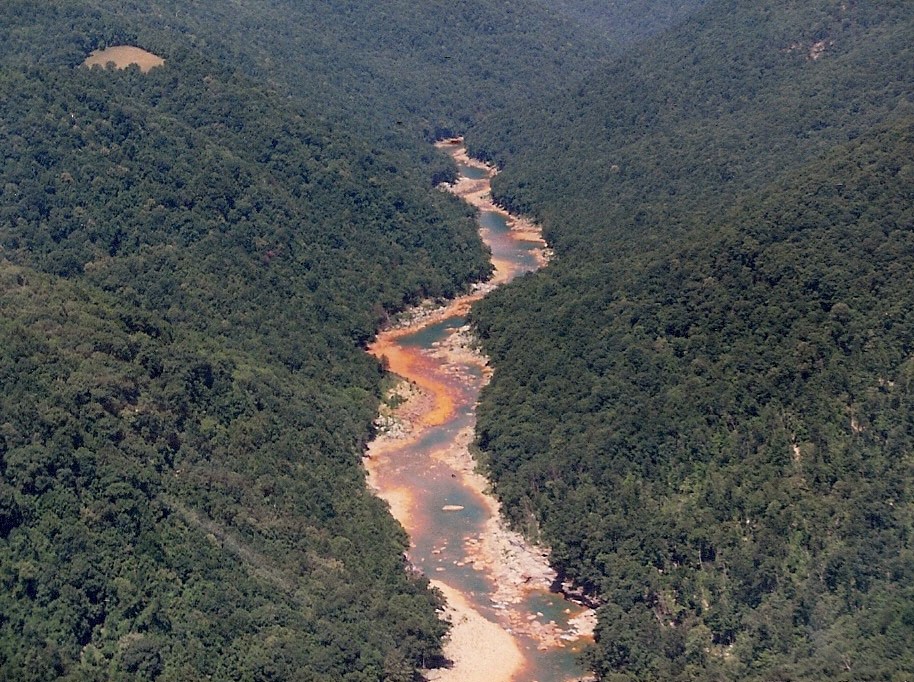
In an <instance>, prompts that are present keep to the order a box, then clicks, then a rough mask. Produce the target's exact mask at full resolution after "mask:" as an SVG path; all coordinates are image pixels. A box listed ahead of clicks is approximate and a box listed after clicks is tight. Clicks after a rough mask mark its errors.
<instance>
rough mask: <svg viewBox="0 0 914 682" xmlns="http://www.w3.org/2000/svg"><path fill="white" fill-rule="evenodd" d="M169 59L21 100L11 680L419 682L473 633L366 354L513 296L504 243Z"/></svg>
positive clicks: (287, 113)
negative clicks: (425, 545)
mask: <svg viewBox="0 0 914 682" xmlns="http://www.w3.org/2000/svg"><path fill="white" fill-rule="evenodd" d="M4 12H5V10H4ZM6 18H7V19H10V22H9V23H7V21H6V20H4V22H3V25H4V26H7V27H8V26H11V25H16V24H15V22H14V21H13V19H12V18H11V17H9V16H8V15H7V16H6ZM55 28H58V29H59V28H60V27H59V26H56V25H55V24H53V22H51V23H50V24H49V25H44V26H41V27H39V28H36V27H23V28H22V29H21V33H20V37H21V38H22V39H23V40H25V39H26V38H27V37H28V31H29V30H32V31H36V32H38V31H52V30H54V29H55ZM39 42H40V41H39ZM7 47H8V48H9V49H13V48H12V47H9V45H8V44H7ZM163 56H165V57H166V58H167V61H166V65H164V66H162V67H159V68H156V69H152V70H151V71H149V72H148V73H141V72H140V71H139V69H137V68H135V67H133V68H127V69H125V70H122V71H115V70H98V69H93V70H89V69H85V68H81V67H79V64H80V63H81V62H82V60H83V59H84V58H85V54H83V55H82V56H81V57H79V58H78V60H74V61H73V62H72V63H54V64H45V65H40V64H39V65H31V66H29V67H23V68H18V67H16V66H15V59H12V61H6V62H4V63H5V65H6V67H5V69H4V71H3V75H2V77H0V91H2V99H3V102H4V106H3V108H2V112H0V139H2V140H3V147H4V150H5V154H4V157H3V160H2V171H0V173H2V177H3V184H2V186H0V248H2V253H0V257H2V260H0V309H2V316H0V319H2V321H0V337H2V340H0V348H2V353H0V377H2V384H3V387H4V391H3V396H2V402H0V415H2V417H0V425H2V432H0V469H2V472H3V481H2V483H0V568H2V576H3V581H4V583H3V584H4V589H3V590H2V596H0V612H2V613H3V618H2V619H0V633H2V636H0V642H2V644H0V669H2V670H3V674H4V675H6V676H9V677H10V678H11V679H12V678H20V679H21V678H25V677H27V678H28V679H35V680H46V679H57V678H62V677H69V678H74V677H81V678H82V677H84V678H87V679H102V678H104V679H109V678H112V677H114V678H117V677H132V678H138V679H201V678H204V677H207V676H211V677H213V678H214V679H230V678H234V677H236V676H240V677H245V676H247V677H250V678H252V679H255V678H265V677H269V676H274V677H278V678H285V679H289V678H291V677H294V676H300V677H303V678H307V679H326V680H343V679H348V680H365V679H385V678H386V679H409V678H411V677H412V675H413V674H414V672H415V670H416V669H417V668H419V667H422V666H424V665H427V664H428V662H429V661H430V660H434V658H435V657H437V656H438V655H439V654H440V639H441V636H442V634H443V633H444V630H445V627H444V626H443V625H442V624H441V623H440V622H439V620H438V618H437V616H436V612H435V611H436V609H437V608H438V606H439V604H438V600H437V598H436V597H435V595H434V594H433V593H431V592H429V591H428V589H427V581H426V580H425V579H424V578H421V577H417V576H416V575H413V574H411V573H408V572H407V571H406V570H405V564H404V560H403V551H404V549H405V548H406V538H405V536H404V534H403V532H402V529H400V527H399V526H398V525H397V524H396V523H395V522H394V521H393V519H391V518H390V516H389V515H388V514H387V513H386V510H385V508H384V505H383V503H381V502H380V501H379V500H377V498H375V497H374V496H373V495H371V494H370V493H369V492H368V491H367V489H366V486H365V482H364V474H363V472H362V470H361V468H360V457H361V453H362V450H363V448H364V445H365V443H366V442H367V440H368V439H369V437H370V435H371V427H370V424H371V421H372V419H373V417H374V415H375V412H376V407H377V403H378V397H379V391H380V388H379V385H380V380H381V373H380V371H379V368H378V366H377V363H375V362H374V361H373V360H371V359H370V358H368V357H366V356H365V354H364V352H363V351H362V350H361V347H360V345H361V344H362V343H364V341H366V340H367V339H368V338H370V336H371V335H373V333H374V330H375V329H376V328H377V326H378V325H379V323H380V321H381V320H382V319H383V318H384V316H385V315H386V312H385V310H386V309H390V310H394V309H397V308H399V307H402V306H404V305H405V304H407V303H408V302H410V301H415V300H419V299H420V298H422V297H426V296H447V295H450V294H453V293H454V292H455V291H458V290H460V289H461V288H462V287H463V286H464V284H465V283H466V282H467V281H472V280H474V279H480V278H482V277H484V276H485V275H486V274H487V273H488V271H489V265H488V263H487V261H486V254H485V252H484V250H483V249H482V248H481V245H480V242H479V240H478V237H477V235H476V231H475V225H474V223H473V221H472V219H471V217H470V216H469V215H468V211H467V210H466V209H465V208H464V207H462V206H461V205H460V204H459V202H458V201H457V200H456V199H453V198H451V197H448V196H446V195H445V194H443V193H441V192H439V191H437V190H434V189H432V188H431V186H430V182H429V179H428V177H427V176H424V175H423V174H422V173H421V172H420V171H415V170H413V169H410V168H398V164H397V161H396V156H395V155H393V154H388V153H385V152H383V151H379V150H377V149H372V148H371V147H370V146H369V145H367V144H366V143H365V142H364V141H362V140H360V139H358V138H356V137H352V136H347V135H346V134H344V133H342V132H340V131H331V130H329V129H328V127H327V126H326V125H325V124H323V123H322V122H320V121H319V120H318V119H317V118H315V117H312V116H309V115H307V114H306V113H303V112H301V111H300V110H299V109H298V108H297V107H294V106H292V105H290V104H289V103H288V101H287V100H286V99H285V98H283V97H281V96H279V95H277V94H276V93H274V92H270V91H269V90H268V89H266V88H264V87H262V86H260V85H258V84H256V83H253V82H252V81H250V80H247V79H246V78H244V77H243V76H238V75H237V74H236V73H234V72H233V70H230V69H226V68H225V67H223V66H220V65H219V64H216V63H214V62H212V61H209V60H208V59H207V58H206V57H205V56H203V55H201V54H199V53H196V52H193V51H189V52H185V53H180V52H171V51H167V52H166V51H163ZM413 173H415V175H414V174H413Z"/></svg>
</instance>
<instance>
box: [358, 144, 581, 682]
mask: <svg viewBox="0 0 914 682" xmlns="http://www.w3.org/2000/svg"><path fill="white" fill-rule="evenodd" d="M439 146H440V147H441V148H444V149H446V150H447V151H448V153H450V154H451V156H452V157H453V158H454V160H455V161H456V162H457V166H458V168H459V169H460V178H459V180H458V181H457V182H456V183H455V184H454V185H450V186H448V187H447V189H448V190H449V191H451V192H454V193H455V194H457V195H458V196H460V197H462V198H463V199H464V200H466V201H467V202H469V203H470V204H471V205H473V206H474V207H476V208H477V209H478V221H479V226H480V235H481V236H482V238H483V240H484V241H485V242H486V244H488V246H489V248H490V249H491V251H492V261H493V264H494V266H495V274H494V275H493V277H492V279H491V280H490V281H489V282H487V283H486V284H483V285H479V286H477V287H476V288H475V289H474V290H473V291H472V292H471V293H469V294H467V295H465V296H462V297H460V298H457V299H455V300H453V301H451V302H449V303H447V304H446V305H444V306H437V307H436V306H433V305H431V304H429V305H427V306H422V307H420V308H418V309H416V310H413V311H409V312H408V313H407V314H406V315H404V316H403V318H402V320H401V322H400V323H399V324H396V325H394V326H392V327H391V328H390V329H387V330H385V331H383V332H381V333H380V334H379V335H378V337H377V339H376V340H375V341H374V342H373V343H372V344H371V346H370V347H369V352H370V353H372V354H373V355H374V356H375V357H377V358H379V359H383V360H384V361H385V362H386V363H387V366H388V368H389V371H390V372H391V373H392V374H393V375H395V377H397V379H398V383H397V384H396V385H395V386H394V388H393V389H392V390H391V392H390V394H389V395H388V400H387V402H386V405H385V407H384V408H382V413H381V415H380V416H379V417H378V422H377V423H378V431H379V435H378V437H377V438H376V439H375V440H374V441H373V442H372V443H371V445H370V446H369V448H368V452H367V453H366V455H365V460H364V461H365V467H366V469H367V471H368V480H369V483H370V485H371V486H372V487H373V488H374V490H375V491H376V492H377V494H378V495H379V496H380V497H381V498H383V499H384V500H386V501H387V502H388V504H389V505H390V508H391V512H392V513H393V515H394V516H395V517H396V518H397V520H398V521H399V522H400V523H401V524H402V525H403V527H404V528H405V529H406V531H407V532H408V533H409V536H410V540H411V545H410V550H409V554H408V558H409V560H410V562H411V563H412V564H413V565H414V566H415V567H417V568H418V569H420V570H421V571H423V572H424V573H425V574H426V575H428V576H429V578H430V579H431V581H432V584H433V585H434V586H435V587H437V588H438V589H440V590H441V592H442V593H443V594H444V596H445V598H446V600H447V603H448V609H447V613H446V614H445V617H447V618H448V619H449V620H450V621H451V623H452V628H451V633H450V635H449V638H448V641H447V642H446V643H445V655H446V656H447V658H448V659H449V660H450V661H451V662H452V665H451V666H450V667H449V668H441V669H435V670H429V671H427V672H426V676H427V678H428V679H429V680H439V681H443V682H477V681H478V682H509V681H514V682H534V681H536V682H565V681H566V680H578V679H582V675H583V667H582V665H581V663H580V662H579V660H578V656H577V653H578V652H579V651H580V650H581V648H582V647H583V646H585V645H586V644H587V642H588V641H590V640H591V638H592V635H593V626H594V622H595V617H594V613H593V611H591V610H589V609H587V608H585V607H583V606H580V605H578V604H576V603H573V602H570V601H566V600H565V598H564V597H563V596H562V594H561V593H560V592H556V591H554V588H555V587H556V585H555V582H556V575H555V572H554V571H553V570H552V569H551V568H550V566H549V562H548V551H547V550H545V549H544V548H541V547H537V546H535V545H532V544H531V543H529V542H527V541H526V540H524V538H522V537H521V536H520V535H519V534H517V533H515V532H513V531H511V530H510V529H508V528H507V527H506V526H505V524H504V523H503V522H502V519H501V515H500V513H499V505H498V502H497V500H496V499H495V498H494V497H493V496H492V495H490V494H489V493H488V482H487V481H486V479H485V478H484V477H483V476H481V475H480V474H479V473H478V472H477V471H476V466H475V462H474V460H473V458H472V455H471V454H470V453H471V447H470V446H471V443H472V439H473V430H474V426H475V406H476V401H477V398H478V396H479V391H480V389H481V388H482V386H483V385H484V384H485V382H486V381H487V380H488V377H489V374H490V371H489V368H488V365H487V362H486V358H485V357H484V356H482V355H481V354H480V353H479V352H478V351H477V350H476V349H475V344H473V341H472V338H471V336H470V335H469V333H468V332H469V330H468V328H467V327H466V314H467V312H468V311H469V308H470V306H471V305H472V304H473V303H474V302H475V301H477V300H479V299H480V298H482V296H484V295H485V293H486V292H487V291H490V290H491V289H492V288H494V287H496V286H498V285H500V284H503V283H505V282H508V281H510V280H511V279H513V278H514V277H516V276H518V275H521V274H523V273H524V272H529V271H532V270H535V269H536V268H538V267H540V266H542V265H544V264H545V263H546V262H547V260H548V255H549V251H548V248H547V247H546V244H545V242H544V241H543V239H542V235H541V233H540V231H539V229H538V228H537V226H536V225H534V224H532V223H530V222H528V221H526V220H524V219H521V218H517V217H515V216H511V215H509V214H508V213H506V212H505V211H503V210H502V209H500V208H498V207H497V206H495V205H493V204H492V202H491V197H490V181H491V179H492V177H493V176H494V175H495V172H496V171H495V169H494V168H492V167H490V166H487V165H485V164H483V163H480V162H478V161H475V160H473V159H470V158H468V157H467V155H466V151H465V149H464V147H463V145H462V141H461V140H450V141H446V142H442V143H439Z"/></svg>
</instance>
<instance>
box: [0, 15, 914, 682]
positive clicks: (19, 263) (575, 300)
mask: <svg viewBox="0 0 914 682" xmlns="http://www.w3.org/2000/svg"><path fill="white" fill-rule="evenodd" d="M671 27H672V28H671ZM647 35H655V37H654V38H652V39H649V40H641V39H642V38H644V36H647ZM118 44H129V45H138V46H140V47H143V48H145V49H147V50H150V51H152V52H154V53H155V54H158V55H160V56H162V57H164V58H165V60H166V63H165V65H164V66H163V67H159V68H156V69H153V70H152V71H150V72H149V73H146V74H143V73H141V72H140V71H139V69H137V68H135V67H131V68H127V69H125V70H123V71H112V70H104V69H95V70H89V69H86V68H82V67H80V66H79V65H80V64H81V63H82V62H83V60H84V59H85V57H86V56H87V55H88V54H89V53H90V52H92V51H93V50H96V49H98V48H102V47H105V46H110V45H118ZM912 45H914V17H912V11H911V8H910V3H908V2H903V1H901V0H891V1H888V2H880V3H869V2H854V1H852V0H845V1H844V2H838V1H837V0H834V1H832V0H817V1H816V2H806V3H796V2H790V1H788V0H777V1H776V2H773V3H761V4H760V3H755V2H749V1H748V0H691V1H685V0H683V1H675V2H674V1H672V0H640V1H638V2H605V3H596V2H592V1H591V0H562V1H561V2H552V3H547V2H542V1H540V0H511V1H510V2H485V1H482V2H480V1H474V2H469V1H467V2H458V3H453V2H447V3H445V2H423V3H414V2H405V0H403V1H401V0H392V1H391V2H384V3H357V2H341V1H332V2H331V1H329V0H323V1H320V0H313V1H309V2H291V1H289V0H256V1H254V2H244V3H191V2H186V1H184V0H147V1H145V2H142V3H141V2H136V1H134V0H123V1H121V2H113V1H111V0H57V1H55V2H50V3H40V4H38V3H33V2H26V1H25V0H10V1H9V2H6V3H4V5H3V7H2V9H0V102H2V105H0V146H2V149H3V151H4V154H3V156H2V159H0V313H2V314H0V382H2V386H3V388H4V391H3V395H2V397H0V474H2V478H0V579H2V581H3V590H2V593H0V679H9V680H18V679H22V678H23V677H27V678H29V679H39V680H45V679H48V680H50V679H73V680H76V679H80V680H106V679H161V680H183V679H201V678H203V677H206V676H210V677H212V678H213V679H250V680H267V679H302V680H341V679H345V680H392V681H395V680H414V679H416V675H417V669H418V668H420V667H423V666H427V665H430V664H434V663H435V662H436V661H438V659H439V657H440V652H441V648H440V642H441V637H442V635H443V634H444V632H445V630H446V627H445V625H444V624H442V623H441V622H440V621H439V620H438V618H437V614H436V609H437V608H438V607H439V606H440V603H439V600H438V598H437V596H436V595H435V594H434V593H432V592H429V590H428V589H427V581H426V580H425V579H424V578H423V577H421V576H418V575H415V574H414V573H412V572H411V571H409V570H408V569H407V567H406V565H405V561H404V559H403V551H404V549H405V548H406V546H407V541H406V538H405V537H404V535H403V533H402V530H401V529H400V528H399V527H398V526H397V525H396V523H395V522H394V521H393V520H392V519H391V518H390V517H389V516H388V515H387V514H386V510H385V508H384V506H383V504H382V503H380V502H379V501H378V500H377V499H376V498H374V497H373V496H372V495H370V494H369V493H368V491H367V490H366V487H365V481H364V475H363V472H362V470H361V468H360V466H359V458H360V455H361V453H362V451H363V448H364V445H365V443H366V441H367V440H368V439H369V438H370V437H371V420H372V418H373V416H374V415H375V414H376V411H377V404H378V401H379V396H380V395H381V388H382V382H383V374H382V372H381V368H379V367H378V366H377V364H376V363H375V362H374V361H373V360H370V359H369V358H368V356H367V355H366V354H365V353H364V352H363V351H362V350H361V346H362V345H363V344H364V343H365V341H366V340H368V339H369V338H371V336H372V335H373V334H374V332H375V331H376V329H377V328H378V325H379V324H381V323H382V322H383V321H384V320H385V319H386V317H387V315H388V314H389V313H390V312H391V311H393V310H397V309H399V308H402V307H403V306H405V305H408V304H410V303H412V302H415V301H418V300H419V299H420V298H423V297H427V296H431V297H444V296H450V295H453V294H454V293H455V292H457V291H460V290H461V289H462V288H463V287H465V286H466V285H467V284H468V283H470V282H473V281H477V280H479V279H481V278H484V277H485V276H486V275H487V274H488V272H489V270H490V265H489V264H488V262H487V258H486V255H487V254H486V253H485V250H484V248H483V247H482V244H481V243H480V241H479V239H478V237H477V235H476V232H475V226H474V224H473V221H472V219H471V216H470V214H469V212H468V211H467V210H466V209H465V208H463V207H462V205H460V204H459V202H457V201H456V200H454V199H452V198H450V197H449V196H448V195H446V194H444V193H442V192H439V191H436V190H435V189H434V186H435V185H436V184H437V183H438V182H439V181H440V180H442V179H447V178H451V177H453V176H454V172H455V169H454V167H453V165H452V164H451V163H450V162H449V161H448V160H447V159H445V158H444V157H442V156H440V155H438V154H437V153H435V152H434V150H433V149H432V148H431V146H430V145H428V144H427V142H428V141H429V140H430V139H432V138H434V137H436V136H438V135H441V134H445V133H447V134H449V133H455V132H463V131H465V130H467V131H468V133H469V142H470V144H471V146H472V148H473V150H474V151H475V152H476V153H477V154H479V155H481V156H484V157H486V158H489V159H493V160H496V161H497V162H498V163H500V164H502V165H504V166H505V168H506V172H505V173H503V174H501V175H499V176H498V178H497V180H496V192H497V193H498V195H499V200H500V201H501V202H502V203H504V204H505V205H506V206H510V207H512V208H515V209H518V210H521V211H524V212H527V213H530V214H533V215H535V216H536V217H538V218H539V219H540V220H541V221H542V222H543V224H544V227H545V228H546V230H547V233H548V236H549V239H550V241H551V242H552V243H553V245H554V246H555V248H556V252H557V258H556V260H555V262H554V263H553V265H551V266H550V267H549V268H547V269H546V270H545V271H543V272H541V273H539V274H536V275H531V276H527V277H524V278H523V279H522V280H520V281H519V282H517V283H516V284H515V285H513V286H511V287H509V288H507V289H505V290H503V291H500V292H499V293H497V294H496V295H495V296H494V297H493V298H492V299H490V300H487V301H486V302H484V303H483V304H482V305H481V306H479V308H478V309H477V310H476V311H475V312H474V319H475V322H476V325H477V327H478V329H479V333H480V336H481V338H482V340H483V343H484V345H485V347H486V349H487V350H488V352H489V353H490V355H491V356H492V359H493V363H494V365H495V367H496V373H495V377H494V380H493V382H492V384H491V385H490V387H489V388H488V389H487V391H486V393H485V394H484V396H483V404H482V406H481V411H480V422H479V433H478V436H479V444H480V446H481V448H482V450H483V453H484V455H483V456H484V458H485V465H486V467H487V469H488V471H489V472H490V473H491V475H492V476H493V477H494V479H495V486H496V490H497V492H498V494H499V495H500V496H501V498H502V499H503V500H504V501H505V503H506V507H505V508H506V510H507V511H508V513H509V514H510V515H511V518H512V520H513V521H514V522H515V523H516V524H517V525H518V526H519V527H522V528H524V529H526V530H528V531H529V532H530V533H532V534H536V535H539V536H540V537H542V538H543V539H545V540H546V541H547V542H548V543H549V544H550V545H552V546H553V547H554V554H553V556H554V558H555V561H556V562H557V564H558V566H559V568H560V569H561V570H562V571H563V572H564V573H565V574H566V575H567V576H568V577H571V578H573V579H574V580H576V581H577V582H578V583H579V584H580V585H582V586H583V587H584V588H585V589H586V590H587V591H589V592H590V593H592V594H593V595H595V596H597V597H598V598H599V599H601V600H602V601H603V603H604V604H605V606H604V607H603V608H602V609H601V611H600V627H599V632H598V641H597V645H596V647H595V648H594V649H593V651H592V652H591V654H590V656H591V658H590V662H591V664H592V666H593V667H594V669H595V670H596V671H597V673H598V675H599V677H600V678H601V679H607V680H609V679H615V680H625V679H628V680H679V679H681V680H685V679H690V680H718V679H727V680H730V679H746V680H755V679H758V680H762V679H764V680H771V679H783V680H810V681H812V680H818V679H822V678H825V677H829V678H835V679H848V680H856V679H873V680H877V679H879V680H902V679H906V677H905V676H906V674H909V672H910V670H912V669H914V661H912V659H911V651H912V650H914V641H912V632H914V611H912V606H911V605H912V603H914V591H912V590H914V588H912V585H914V575H912V572H911V566H914V561H912V560H914V556H912V548H911V537H912V533H914V508H912V500H911V490H914V480H912V478H914V472H912V468H914V461H912V440H914V424H912V419H911V414H912V412H911V409H910V408H911V400H910V396H911V391H912V386H914V385H912V378H914V366H912V362H914V360H912V358H914V338H912V334H914V331H912V330H914V319H912V317H911V312H910V299H911V293H912V286H911V279H910V272H911V271H912V266H914V262H912V258H914V243H912V237H911V235H912V230H914V216H912V213H911V211H912V208H911V207H912V206H914V196H912V186H914V175H912V167H911V161H910V159H911V158H914V139H912V130H914V108H912V107H914V102H912V87H911V85H912V83H914V54H912Z"/></svg>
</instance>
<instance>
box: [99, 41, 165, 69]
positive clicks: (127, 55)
mask: <svg viewBox="0 0 914 682" xmlns="http://www.w3.org/2000/svg"><path fill="white" fill-rule="evenodd" d="M108 62H111V63H113V64H114V66H115V67H116V68H118V69H126V68H127V67H128V66H130V65H131V64H136V65H137V66H139V67H140V71H142V72H143V73H147V72H149V70H150V69H154V68H155V67H157V66H164V64H165V60H164V59H162V58H161V57H160V56H159V55H156V54H153V53H152V52H147V51H146V50H144V49H143V48H141V47H134V46H133V45H114V46H112V47H108V48H106V49H104V50H95V51H94V52H92V54H90V55H89V56H88V57H86V61H84V62H83V66H88V67H90V68H91V67H93V66H96V65H98V66H101V67H102V68H105V65H106V64H107V63H108Z"/></svg>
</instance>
